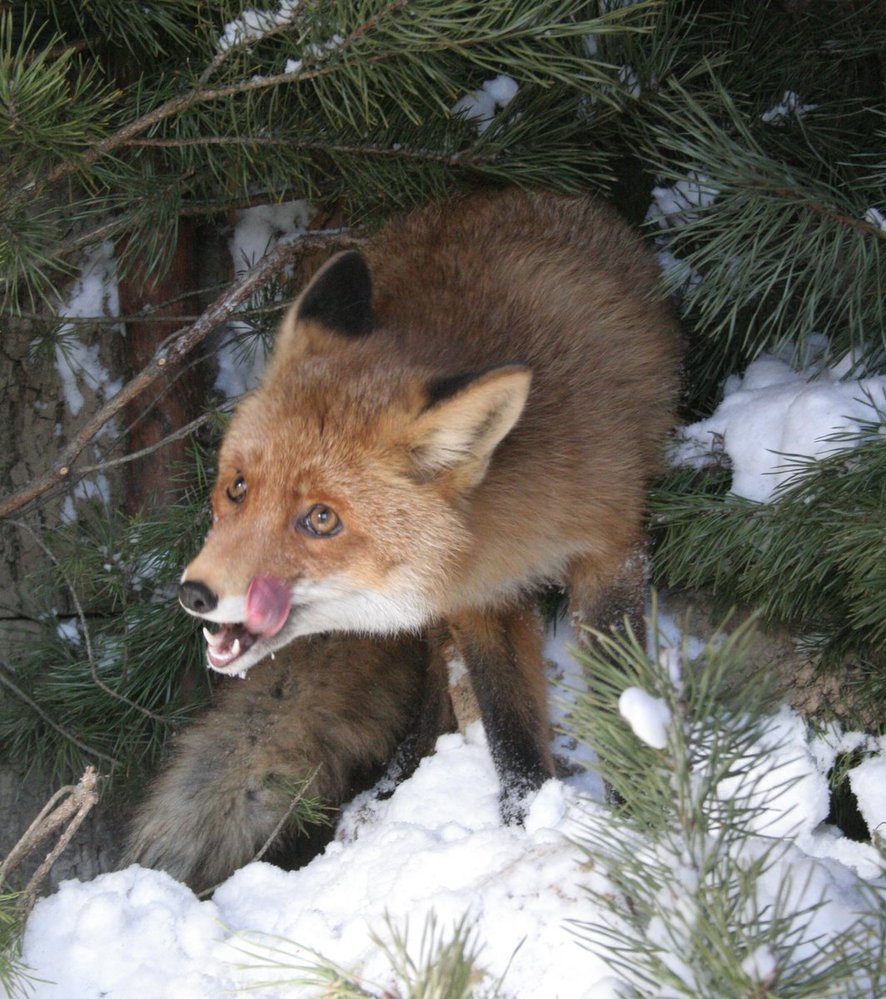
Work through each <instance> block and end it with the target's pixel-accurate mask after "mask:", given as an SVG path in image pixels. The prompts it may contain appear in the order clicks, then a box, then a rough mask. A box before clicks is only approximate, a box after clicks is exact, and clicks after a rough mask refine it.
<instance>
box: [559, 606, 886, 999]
mask: <svg viewBox="0 0 886 999" xmlns="http://www.w3.org/2000/svg"><path fill="white" fill-rule="evenodd" d="M687 633H688V629H687V630H685V631H684V635H683V637H682V638H681V642H680V644H679V645H678V646H676V647H674V646H673V645H671V644H670V643H669V642H668V640H666V639H665V638H664V636H663V635H662V634H661V633H660V632H659V630H658V625H657V622H656V619H655V616H653V622H652V636H653V638H652V646H651V648H652V651H651V654H647V653H646V651H645V650H644V649H643V648H642V647H641V646H640V644H639V643H638V642H637V640H636V638H635V637H634V636H629V637H627V638H625V637H621V636H609V635H598V636H597V645H596V646H595V647H594V649H592V650H590V651H588V652H586V653H585V654H583V655H582V656H580V659H581V660H582V661H583V663H584V664H585V666H586V675H587V676H588V678H589V684H590V689H588V690H586V691H581V692H579V693H578V695H577V696H576V702H575V708H574V714H573V717H572V719H571V724H572V726H573V730H574V731H576V732H577V733H578V734H579V736H580V737H581V738H583V739H584V740H585V741H587V742H588V743H589V744H591V745H592V746H594V748H595V749H596V750H597V752H598V754H599V758H600V770H601V773H602V774H603V776H604V777H605V778H606V779H607V780H608V782H609V783H610V785H611V787H612V788H613V789H614V790H615V791H616V792H617V793H618V795H619V796H620V797H621V800H622V804H621V805H620V806H618V807H617V808H616V810H615V814H614V815H613V814H610V813H601V812H599V811H597V812H594V813H590V814H588V816H587V818H586V823H585V826H584V829H583V832H582V835H581V837H580V841H581V843H582V846H583V847H584V848H585V849H586V850H587V853H588V862H589V863H590V864H591V865H592V866H595V867H598V868H602V871H603V873H604V874H605V875H606V877H607V879H608V882H609V885H608V887H607V888H605V889H602V890H598V891H594V892H593V897H594V900H595V901H596V902H597V903H598V905H599V906H600V907H601V908H602V909H603V910H604V911H605V912H607V913H608V918H607V919H605V920H597V921H595V922H594V923H593V924H582V923H576V924H575V925H574V927H573V929H574V931H575V932H576V934H577V935H578V937H579V939H580V940H581V941H582V943H583V944H584V945H585V946H588V947H589V948H590V949H591V950H593V951H594V953H596V954H597V956H598V957H600V958H601V959H602V960H604V961H605V962H606V963H607V964H608V965H609V966H610V967H611V968H612V969H613V971H614V972H615V973H616V974H618V975H619V976H620V977H621V978H622V980H623V981H624V983H626V985H627V984H628V983H629V985H630V987H626V988H625V990H624V995H625V996H637V997H638V999H639V997H641V996H642V997H646V996H649V997H652V996H656V997H665V996H666V997H669V999H676V997H679V996H685V997H687V999H722V997H723V996H776V995H777V996H779V997H784V999H790V997H796V999H813V997H817V996H821V997H824V996H840V997H844V999H863V997H867V996H874V995H881V994H883V991H884V989H886V920H884V919H883V918H882V913H883V911H884V910H883V905H884V902H886V898H884V895H883V886H882V884H880V883H879V882H876V881H875V882H871V883H870V885H869V886H865V887H866V888H867V899H866V901H867V905H866V911H864V912H861V913H859V915H858V918H857V919H856V920H855V921H854V922H853V923H852V924H851V925H850V926H848V927H844V928H843V929H840V930H838V931H835V932H833V933H830V934H829V933H828V932H826V930H825V926H826V922H823V921H822V920H817V919H816V917H817V915H818V914H819V913H820V912H821V910H822V909H823V907H824V906H825V905H826V904H827V903H826V901H825V900H824V899H822V898H821V897H820V896H819V895H818V894H817V892H815V891H814V890H813V889H811V887H810V883H809V882H808V880H807V878H808V872H806V871H804V868H803V866H802V865H797V866H795V867H794V868H790V867H786V866H785V867H782V868H781V871H782V878H783V879H782V880H781V881H780V882H779V884H778V886H777V888H773V880H774V879H773V878H772V877H769V878H767V874H768V872H770V871H771V869H772V868H773V866H774V865H775V864H776V863H778V862H779V861H780V859H781V858H782V856H783V854H784V853H785V852H786V851H787V850H790V849H795V848H794V847H793V846H792V845H790V844H789V842H787V841H786V840H785V839H783V838H782V837H781V836H780V835H777V834H773V835H770V834H769V832H768V831H767V829H766V826H765V823H763V822H761V819H760V816H761V814H765V813H766V810H767V809H769V808H773V809H779V805H778V799H779V798H780V796H782V795H784V794H786V793H788V792H789V791H790V789H791V787H792V786H793V784H794V782H795V781H796V779H797V778H796V777H791V776H789V773H788V772H786V771H784V770H783V771H782V773H781V774H780V773H779V763H778V759H779V757H778V755H777V753H775V754H774V753H773V750H775V749H777V748H778V747H777V746H773V745H772V737H771V736H769V737H767V736H766V734H765V728H766V719H765V714H766V711H767V709H771V703H772V702H771V700H770V698H771V696H772V693H773V688H772V685H771V684H767V683H766V682H765V679H764V680H763V681H762V682H761V680H760V679H759V678H754V679H753V680H751V681H746V682H745V683H744V684H741V685H739V686H738V687H736V685H735V675H736V673H740V672H741V670H742V668H743V666H744V664H745V661H746V659H747V657H748V655H749V654H750V649H749V646H748V642H747V640H748V627H747V626H745V627H744V628H739V629H736V630H735V631H733V632H732V634H730V635H729V636H728V638H724V636H723V635H718V636H716V637H715V638H714V639H713V640H712V641H711V642H710V643H709V644H708V645H707V646H706V648H705V649H704V650H703V652H702V653H701V654H700V655H699V656H697V657H696V658H695V659H694V660H690V656H689V652H688V647H687V638H686V634H687ZM628 687H634V688H639V689H640V690H642V691H643V692H644V693H645V694H646V695H648V696H650V697H652V698H655V699H656V700H657V702H658V704H659V706H660V709H662V710H663V712H664V713H665V717H666V718H667V719H668V721H667V724H666V734H665V738H664V739H663V740H662V741H661V745H654V746H653V745H650V744H648V743H647V742H646V741H644V740H643V739H641V738H638V736H637V735H636V734H635V733H634V731H632V729H631V727H630V726H629V725H628V723H627V722H626V720H625V718H623V717H622V715H621V714H620V713H619V698H620V697H621V695H622V693H623V692H624V691H625V690H626V688H628ZM780 765H781V766H782V767H785V766H786V761H785V760H784V759H782V762H781V764H780ZM727 787H728V788H729V789H728V790H726V788H727ZM782 810H783V809H782ZM613 823H615V824H616V825H617V828H618V835H617V836H613V834H612V833H613ZM794 872H796V874H794Z"/></svg>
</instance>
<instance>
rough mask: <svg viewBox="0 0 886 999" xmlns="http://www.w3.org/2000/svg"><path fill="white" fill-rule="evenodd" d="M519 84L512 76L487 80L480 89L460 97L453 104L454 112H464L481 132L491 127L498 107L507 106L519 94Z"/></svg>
mask: <svg viewBox="0 0 886 999" xmlns="http://www.w3.org/2000/svg"><path fill="white" fill-rule="evenodd" d="M518 89H519V88H518V86H517V83H516V81H515V80H512V79H511V77H509V76H505V75H501V76H496V77H494V78H493V79H491V80H485V81H484V82H483V84H482V85H481V87H480V89H479V90H472V91H471V92H470V93H467V94H465V95H464V96H463V97H460V98H459V99H458V100H457V101H456V102H455V104H454V105H453V106H452V113H453V114H463V115H464V116H465V118H467V119H468V120H469V121H473V122H474V123H475V125H476V126H477V131H478V132H480V133H481V134H482V133H483V132H485V131H486V129H487V128H488V127H489V125H490V123H491V122H492V119H493V118H494V117H495V112H496V109H497V108H506V107H507V106H508V104H510V103H511V101H512V100H513V99H514V98H515V97H516V96H517V90H518Z"/></svg>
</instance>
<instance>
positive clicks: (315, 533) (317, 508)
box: [295, 503, 342, 538]
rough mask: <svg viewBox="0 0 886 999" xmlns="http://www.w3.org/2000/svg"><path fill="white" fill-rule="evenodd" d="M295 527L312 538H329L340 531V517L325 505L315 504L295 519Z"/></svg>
mask: <svg viewBox="0 0 886 999" xmlns="http://www.w3.org/2000/svg"><path fill="white" fill-rule="evenodd" d="M295 526H296V527H297V528H298V530H300V531H301V532H302V534H307V535H310V536H311V537H312V538H331V537H332V535H333V534H338V532H339V531H340V530H341V529H342V522H341V517H339V515H338V514H337V513H336V512H335V510H333V509H332V507H331V506H327V505H326V504H325V503H315V504H314V505H313V506H312V507H310V508H309V509H308V510H305V512H304V513H301V514H299V515H298V517H296V520H295Z"/></svg>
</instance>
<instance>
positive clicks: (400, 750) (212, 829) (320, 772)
mask: <svg viewBox="0 0 886 999" xmlns="http://www.w3.org/2000/svg"><path fill="white" fill-rule="evenodd" d="M435 680H436V681H437V682H439V689H438V690H437V692H436V693H435V695H434V696H435V697H436V698H437V699H438V703H440V704H442V705H443V707H444V711H448V708H449V705H448V702H446V701H445V699H444V698H445V693H446V686H445V672H444V668H443V663H442V661H441V660H438V661H436V666H435V662H434V661H432V655H431V650H430V649H429V648H428V645H427V642H426V641H424V640H423V639H420V638H418V637H415V636H402V637H400V638H397V639H368V638H358V637H356V636H353V635H345V636H338V635H324V636H313V637H311V638H303V639H298V640H297V641H295V642H292V643H290V645H289V646H287V647H286V648H285V649H281V650H280V652H279V653H277V655H276V656H275V657H274V659H273V660H271V659H270V658H268V659H266V660H265V661H264V662H263V663H261V664H260V665H259V666H257V667H256V668H255V670H254V671H253V672H252V673H251V674H250V676H249V682H248V683H242V684H241V683H236V682H233V681H228V683H229V685H228V686H227V687H226V689H224V690H223V691H222V692H221V694H220V696H219V700H218V704H217V706H216V707H215V708H213V709H212V710H210V711H208V712H207V713H206V714H205V715H203V717H202V718H199V719H198V720H197V721H196V722H195V723H194V724H193V725H190V726H189V727H188V728H187V729H185V731H184V732H183V733H182V734H181V735H180V736H178V737H177V740H176V747H175V753H174V755H173V758H172V761H171V762H170V764H169V765H168V766H167V767H166V768H165V770H163V772H162V773H161V774H160V775H159V777H158V778H157V779H156V780H155V781H154V783H153V785H152V786H151V789H150V791H149V793H148V795H147V797H146V798H145V800H144V801H143V803H142V804H141V806H140V808H139V810H138V812H137V813H136V815H135V817H134V819H133V821H132V823H131V827H130V830H129V836H128V842H127V846H126V849H125V853H124V857H123V858H122V860H123V864H124V865H128V864H132V863H139V864H141V865H142V866H143V867H155V868H159V869H161V870H165V871H167V872H168V873H169V874H171V875H172V876H173V877H175V878H176V879H177V880H179V881H184V882H185V883H186V884H188V885H190V887H191V888H193V889H194V890H195V891H205V890H207V889H209V888H212V887H214V886H215V885H217V884H218V883H219V882H221V881H224V880H225V879H226V878H228V877H230V875H231V874H233V873H234V871H235V870H237V869H238V868H239V867H242V866H243V865H244V864H246V863H248V862H249V861H250V860H252V859H253V858H254V857H255V856H256V853H257V852H258V851H259V850H261V848H262V847H263V846H264V845H265V844H266V842H268V841H271V847H270V849H269V850H268V852H267V853H266V854H265V859H267V860H270V861H273V862H274V863H277V864H279V865H280V866H283V867H295V866H299V865H300V864H302V863H305V862H306V861H308V860H310V859H311V857H312V856H313V855H314V854H315V853H317V852H318V851H319V850H320V849H321V848H322V847H323V846H325V844H326V842H327V841H328V840H329V839H330V838H331V836H332V833H333V826H332V825H331V824H326V823H324V824H316V825H310V826H308V827H307V828H299V827H298V826H297V825H295V824H294V823H291V822H290V823H289V824H288V825H287V824H286V823H285V821H284V820H285V819H286V815H287V811H288V808H289V805H290V803H291V802H292V799H293V794H294V793H295V791H296V790H297V789H298V788H299V787H300V786H301V785H303V784H304V782H305V781H308V780H310V785H309V786H308V787H307V794H308V795H310V796H311V797H313V798H317V799H319V801H320V803H321V804H323V805H324V806H326V807H327V809H330V808H331V809H335V808H337V806H339V805H341V804H343V803H344V802H346V801H348V800H349V799H350V798H352V797H353V796H354V795H355V794H356V793H357V792H359V791H362V790H364V789H366V788H368V787H370V786H371V785H372V784H373V782H374V781H375V780H376V779H377V778H379V777H380V776H382V774H383V773H384V770H385V767H386V766H387V765H388V763H389V761H390V760H391V758H392V757H393V758H394V759H395V760H396V761H399V763H400V764H401V765H403V766H404V767H406V768H411V766H413V765H414V764H415V763H417V762H418V760H417V759H410V758H409V754H410V753H412V752H414V753H415V755H419V754H422V753H424V752H427V751H430V749H432V748H433V744H434V739H435V737H436V735H437V734H439V730H440V729H447V728H450V727H451V718H450V717H449V716H448V715H445V714H444V715H443V716H441V717H439V718H437V719H435V720H433V722H432V723H431V725H430V727H429V731H428V736H429V739H428V740H427V741H426V742H425V741H422V737H423V736H422V733H421V732H418V731H417V730H415V720H416V717H417V716H418V715H419V713H420V709H421V704H422V702H423V700H424V699H426V698H427V697H429V696H430V695H428V694H426V693H425V690H424V688H425V684H427V683H428V682H434V681H435ZM401 740H402V741H401ZM395 754H396V755H395ZM404 754H405V755H404ZM390 776H391V777H392V778H396V777H397V776H398V774H397V773H396V772H394V773H390ZM281 823H282V824H283V825H284V828H283V829H282V830H280V832H279V834H278V835H275V830H277V828H278V826H279V825H280V824H281Z"/></svg>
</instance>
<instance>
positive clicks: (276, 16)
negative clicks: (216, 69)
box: [216, 0, 301, 52]
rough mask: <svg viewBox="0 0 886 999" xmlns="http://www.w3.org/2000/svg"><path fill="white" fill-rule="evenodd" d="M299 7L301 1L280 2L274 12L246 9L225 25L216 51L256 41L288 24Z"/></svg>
mask: <svg viewBox="0 0 886 999" xmlns="http://www.w3.org/2000/svg"><path fill="white" fill-rule="evenodd" d="M300 7H301V0H281V2H280V3H278V4H277V9H276V10H274V11H271V10H256V9H255V8H252V7H249V8H247V9H246V10H244V11H243V12H242V13H241V14H240V16H239V17H236V18H234V20H233V21H228V23H227V24H226V25H225V27H224V31H223V32H222V34H221V37H220V38H219V40H218V43H217V46H216V47H217V49H218V51H219V52H225V51H227V50H228V49H230V48H233V47H236V46H240V45H249V44H250V43H251V42H255V41H258V40H259V39H260V38H262V37H263V36H264V35H266V34H268V33H269V32H271V31H273V30H274V29H275V28H278V27H281V26H283V25H286V24H289V23H290V22H291V21H292V20H293V18H294V17H295V15H296V14H297V13H298V11H299V8H300Z"/></svg>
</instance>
